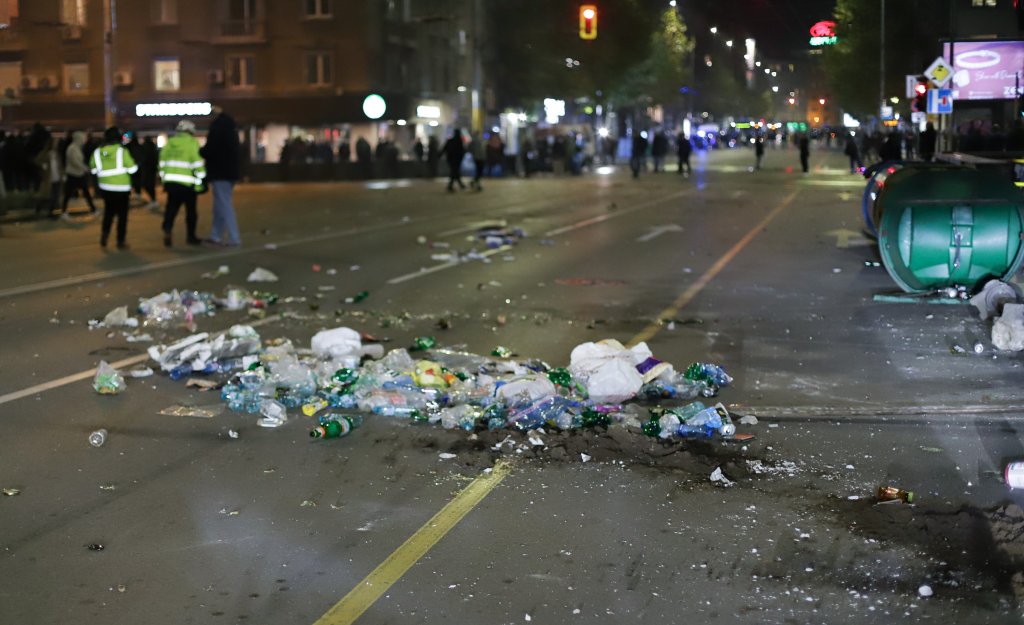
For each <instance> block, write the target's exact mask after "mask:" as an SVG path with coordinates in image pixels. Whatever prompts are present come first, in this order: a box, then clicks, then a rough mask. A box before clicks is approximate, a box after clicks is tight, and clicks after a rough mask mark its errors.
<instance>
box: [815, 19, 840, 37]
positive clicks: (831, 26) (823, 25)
mask: <svg viewBox="0 0 1024 625" xmlns="http://www.w3.org/2000/svg"><path fill="white" fill-rule="evenodd" d="M811 36H812V37H835V36H836V23H835V22H833V21H830V20H822V21H820V22H818V23H817V24H815V25H814V26H811Z"/></svg>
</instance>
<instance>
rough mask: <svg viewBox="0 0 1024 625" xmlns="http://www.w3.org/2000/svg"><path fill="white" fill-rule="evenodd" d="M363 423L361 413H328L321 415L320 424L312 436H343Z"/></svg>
mask: <svg viewBox="0 0 1024 625" xmlns="http://www.w3.org/2000/svg"><path fill="white" fill-rule="evenodd" d="M362 424H363V418H362V416H360V415H340V414H333V413H332V414H328V415H324V416H322V417H320V425H319V426H318V427H316V428H314V429H313V430H312V431H311V432H310V433H309V436H310V438H341V437H342V436H348V434H349V433H350V432H351V431H352V430H354V429H355V428H357V427H359V426H360V425H362Z"/></svg>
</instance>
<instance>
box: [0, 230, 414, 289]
mask: <svg viewBox="0 0 1024 625" xmlns="http://www.w3.org/2000/svg"><path fill="white" fill-rule="evenodd" d="M414 221H415V220H414V219H402V220H400V221H398V222H394V223H387V224H381V225H378V226H369V227H365V228H351V229H349V230H341V231H339V232H326V233H323V234H315V235H311V236H308V237H302V238H300V239H292V240H289V241H284V242H280V243H275V245H276V246H277V249H281V248H283V247H294V246H296V245H305V244H307V243H315V242H317V241H324V240H327V239H334V238H339V237H345V236H351V235H356V234H365V233H368V232H375V231H377V230H385V229H388V228H392V227H395V226H405V225H409V224H412V223H413V222H414ZM259 251H266V248H265V247H239V248H235V249H230V250H225V251H223V252H214V253H211V254H202V255H197V256H195V257H191V258H178V259H174V260H165V261H160V262H156V263H147V264H145V265H139V266H137V267H127V268H125V269H117V270H114V271H100V272H97V273H89V274H85V275H82V276H72V277H68V278H59V279H57V280H49V281H47V282H37V283H35V284H26V285H24V286H16V287H12V288H9V289H3V290H0V298H4V297H11V296H14V295H25V294H27V293H36V292H39V291H46V290H48V289H56V288H60V287H65V286H74V285H78V284H84V283H86V282H96V281H98V280H107V279H110V278H119V277H122V276H130V275H134V274H139V273H145V272H147V271H151V270H156V269H170V268H172V267H182V266H184V265H191V264H195V263H200V262H206V261H211V260H218V259H222V258H231V257H234V256H241V255H243V254H249V253H252V252H259Z"/></svg>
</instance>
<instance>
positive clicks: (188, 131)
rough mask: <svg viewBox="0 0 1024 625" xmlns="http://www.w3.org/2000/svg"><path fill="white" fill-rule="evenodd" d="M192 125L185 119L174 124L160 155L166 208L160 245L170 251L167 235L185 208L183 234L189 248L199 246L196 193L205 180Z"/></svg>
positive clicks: (169, 236) (203, 167) (204, 171)
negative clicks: (174, 128)
mask: <svg viewBox="0 0 1024 625" xmlns="http://www.w3.org/2000/svg"><path fill="white" fill-rule="evenodd" d="M195 132H196V125H195V124H193V123H192V122H191V121H189V120H187V119H183V120H181V121H180V122H178V127H177V128H176V130H175V135H174V136H173V137H171V138H170V139H168V140H167V145H165V146H164V149H163V150H161V151H160V160H159V171H160V180H161V181H162V182H163V184H164V191H166V192H167V207H166V209H164V223H163V231H164V245H165V246H167V247H171V232H172V231H173V230H174V219H175V218H176V217H177V216H178V210H180V209H181V206H182V205H183V204H184V205H185V233H186V237H187V238H186V241H187V242H188V244H189V245H198V244H200V243H202V241H201V240H200V239H199V237H197V236H196V224H197V223H198V221H199V218H198V215H197V213H196V192H197V191H198V190H199V189H201V188H202V186H203V184H204V179H205V178H206V167H205V166H204V163H203V157H201V156H200V155H199V142H198V141H196V138H195Z"/></svg>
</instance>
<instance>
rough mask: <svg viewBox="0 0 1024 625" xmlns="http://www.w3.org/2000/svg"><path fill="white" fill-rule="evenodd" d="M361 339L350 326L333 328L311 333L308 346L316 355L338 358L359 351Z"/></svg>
mask: <svg viewBox="0 0 1024 625" xmlns="http://www.w3.org/2000/svg"><path fill="white" fill-rule="evenodd" d="M362 345H363V339H362V337H361V336H360V335H359V333H358V332H356V331H355V330H353V329H352V328H344V327H342V328H333V329H331V330H322V331H320V332H317V333H316V334H314V335H313V340H312V341H310V347H311V348H312V350H313V353H314V354H316V355H317V356H330V357H331V358H339V357H341V356H347V355H349V354H355V353H357V352H359V350H360V348H361V347H362Z"/></svg>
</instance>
